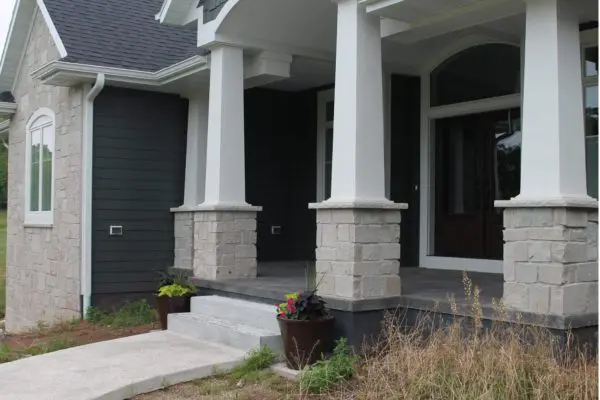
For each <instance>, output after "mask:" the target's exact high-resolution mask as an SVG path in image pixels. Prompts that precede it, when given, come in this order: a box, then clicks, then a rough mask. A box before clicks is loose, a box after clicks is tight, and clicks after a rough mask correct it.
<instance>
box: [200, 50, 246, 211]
mask: <svg viewBox="0 0 600 400" xmlns="http://www.w3.org/2000/svg"><path fill="white" fill-rule="evenodd" d="M206 147H207V154H206V189H205V193H204V197H205V200H204V204H205V205H216V206H224V205H244V204H246V199H245V193H246V190H245V189H246V188H245V185H246V180H245V170H244V59H243V50H242V49H241V48H237V47H231V46H222V47H218V48H215V49H213V50H212V52H211V67H210V94H209V110H208V139H207V146H206Z"/></svg>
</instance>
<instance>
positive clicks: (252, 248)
mask: <svg viewBox="0 0 600 400" xmlns="http://www.w3.org/2000/svg"><path fill="white" fill-rule="evenodd" d="M258 210H260V207H249V208H248V209H245V208H243V209H240V210H235V209H234V210H185V209H183V208H182V209H175V210H173V211H174V212H175V218H174V223H175V267H177V268H185V269H191V270H192V271H193V274H194V276H195V277H197V278H202V279H210V280H222V279H234V278H253V277H256V272H257V261H256V238H257V235H256V216H257V211H258Z"/></svg>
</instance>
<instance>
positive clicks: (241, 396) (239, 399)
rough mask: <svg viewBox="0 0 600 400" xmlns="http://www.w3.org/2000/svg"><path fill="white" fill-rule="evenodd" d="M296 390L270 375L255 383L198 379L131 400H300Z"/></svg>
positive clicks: (216, 378)
mask: <svg viewBox="0 0 600 400" xmlns="http://www.w3.org/2000/svg"><path fill="white" fill-rule="evenodd" d="M296 392H297V387H296V386H295V385H294V384H293V383H292V382H290V381H288V380H285V379H283V378H281V377H279V376H277V375H274V374H272V373H269V374H268V375H266V376H262V377H261V378H260V379H259V380H257V382H253V383H251V382H244V381H238V382H234V381H232V380H231V379H230V378H228V377H227V376H224V377H213V378H207V379H201V380H197V381H193V382H189V383H182V384H179V385H175V386H171V387H168V388H165V389H163V390H157V391H156V392H152V393H146V394H142V395H139V396H136V397H134V398H133V400H192V399H193V400H229V399H231V400H233V399H235V400H280V399H284V400H285V399H290V400H291V399H299V398H300V397H299V396H298V395H297V393H296Z"/></svg>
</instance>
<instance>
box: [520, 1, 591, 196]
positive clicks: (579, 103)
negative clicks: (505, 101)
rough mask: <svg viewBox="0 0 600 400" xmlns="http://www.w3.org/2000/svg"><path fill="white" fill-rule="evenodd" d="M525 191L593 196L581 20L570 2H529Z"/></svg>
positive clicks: (522, 174)
mask: <svg viewBox="0 0 600 400" xmlns="http://www.w3.org/2000/svg"><path fill="white" fill-rule="evenodd" d="M526 5H527V15H526V34H525V62H524V65H525V71H524V72H525V73H524V83H523V86H524V88H523V151H522V163H521V194H520V195H519V196H518V197H516V198H515V200H516V201H521V202H523V201H544V200H553V201H559V200H561V199H565V200H566V199H570V200H571V201H574V202H578V201H579V202H580V201H587V200H591V199H590V198H589V197H588V196H587V188H586V169H585V133H584V108H583V92H582V83H581V54H580V53H581V51H580V47H579V46H580V43H579V20H578V16H577V14H576V8H575V6H574V5H573V4H572V2H571V1H569V0H526Z"/></svg>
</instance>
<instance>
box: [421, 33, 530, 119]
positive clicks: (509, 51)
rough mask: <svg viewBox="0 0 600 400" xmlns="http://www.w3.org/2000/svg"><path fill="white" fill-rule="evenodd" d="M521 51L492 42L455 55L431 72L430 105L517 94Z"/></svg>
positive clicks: (519, 81)
mask: <svg viewBox="0 0 600 400" xmlns="http://www.w3.org/2000/svg"><path fill="white" fill-rule="evenodd" d="M520 59H521V52H520V50H519V48H518V47H515V46H511V45H508V44H501V43H491V44H484V45H479V46H475V47H471V48H468V49H466V50H463V51H461V52H460V53H457V54H455V55H454V56H452V57H450V58H449V59H447V60H446V61H444V62H443V63H442V64H441V65H439V66H438V67H437V68H436V69H435V70H434V71H433V72H432V73H431V106H432V107H435V106H443V105H448V104H454V103H463V102H467V101H473V100H481V99H485V98H490V97H499V96H505V95H509V94H515V93H519V91H520V85H521V61H520Z"/></svg>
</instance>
